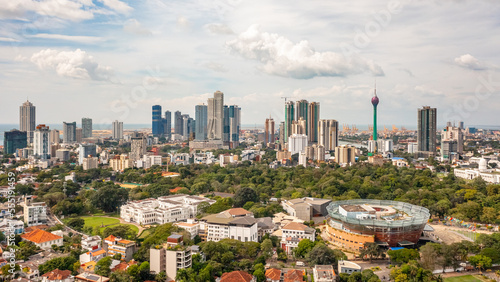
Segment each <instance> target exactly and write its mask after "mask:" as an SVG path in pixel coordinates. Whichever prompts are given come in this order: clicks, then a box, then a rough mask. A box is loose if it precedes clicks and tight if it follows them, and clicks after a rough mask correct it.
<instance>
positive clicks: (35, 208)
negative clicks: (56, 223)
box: [23, 196, 47, 226]
mask: <svg viewBox="0 0 500 282" xmlns="http://www.w3.org/2000/svg"><path fill="white" fill-rule="evenodd" d="M23 212H24V222H25V223H26V224H27V225H28V226H36V225H41V224H45V223H47V205H46V204H45V203H44V202H33V196H26V197H25V198H24V207H23Z"/></svg>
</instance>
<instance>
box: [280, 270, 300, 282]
mask: <svg viewBox="0 0 500 282" xmlns="http://www.w3.org/2000/svg"><path fill="white" fill-rule="evenodd" d="M284 278H285V279H284V280H283V281H284V282H302V281H304V271H303V270H299V269H290V270H288V272H287V273H286V274H285V277H284Z"/></svg>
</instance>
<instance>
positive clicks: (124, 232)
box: [102, 225, 137, 240]
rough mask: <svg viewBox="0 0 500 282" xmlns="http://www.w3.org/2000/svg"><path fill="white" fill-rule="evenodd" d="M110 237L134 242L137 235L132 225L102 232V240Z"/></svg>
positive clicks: (118, 226)
mask: <svg viewBox="0 0 500 282" xmlns="http://www.w3.org/2000/svg"><path fill="white" fill-rule="evenodd" d="M109 235H113V236H116V237H121V238H126V239H130V240H134V239H135V236H136V235H137V234H136V233H135V231H134V230H132V228H130V225H115V226H110V227H106V228H105V229H104V230H103V231H102V238H107V237H108V236H109Z"/></svg>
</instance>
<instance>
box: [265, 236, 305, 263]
mask: <svg viewBox="0 0 500 282" xmlns="http://www.w3.org/2000/svg"><path fill="white" fill-rule="evenodd" d="M299 245H300V243H299ZM260 249H261V251H262V253H263V254H264V255H265V256H266V257H267V258H269V257H271V256H272V255H273V242H272V241H271V239H264V241H262V244H260Z"/></svg>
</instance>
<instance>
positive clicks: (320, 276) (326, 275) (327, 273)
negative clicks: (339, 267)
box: [313, 265, 337, 282]
mask: <svg viewBox="0 0 500 282" xmlns="http://www.w3.org/2000/svg"><path fill="white" fill-rule="evenodd" d="M313 277H314V281H315V282H335V281H337V276H336V275H335V271H334V270H333V266H332V265H315V266H314V268H313Z"/></svg>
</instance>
